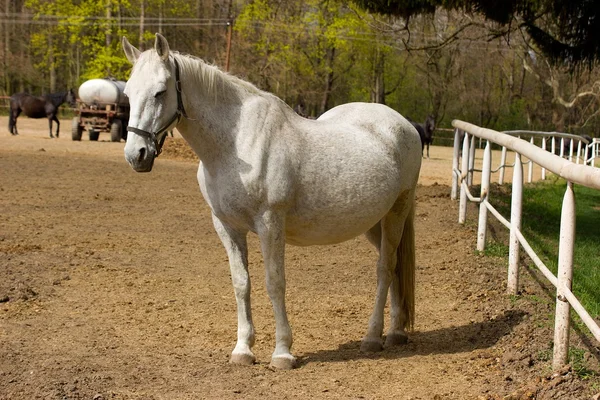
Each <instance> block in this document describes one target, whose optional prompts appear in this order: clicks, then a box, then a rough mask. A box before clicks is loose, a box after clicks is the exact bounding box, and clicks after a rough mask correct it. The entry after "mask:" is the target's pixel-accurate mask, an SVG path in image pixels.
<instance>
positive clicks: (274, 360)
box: [258, 210, 296, 369]
mask: <svg viewBox="0 0 600 400" xmlns="http://www.w3.org/2000/svg"><path fill="white" fill-rule="evenodd" d="M258 235H259V237H260V244H261V248H262V254H263V259H264V262H265V269H266V279H267V292H268V293H269V298H270V299H271V303H272V304H273V312H274V314H275V351H274V352H273V355H272V356H271V366H272V367H274V368H278V369H292V368H294V367H295V366H296V358H295V357H294V356H292V354H291V352H290V349H291V347H292V342H293V340H292V329H291V328H290V323H289V321H288V318H287V311H286V309H285V266H284V258H285V217H284V216H283V214H280V213H277V212H275V211H271V210H269V211H266V212H265V213H264V214H263V215H262V216H261V218H260V220H259V223H258Z"/></svg>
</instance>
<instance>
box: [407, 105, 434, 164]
mask: <svg viewBox="0 0 600 400" xmlns="http://www.w3.org/2000/svg"><path fill="white" fill-rule="evenodd" d="M407 119H408V120H409V121H410V123H411V124H413V126H414V127H415V129H416V130H417V132H419V136H420V137H421V153H423V148H424V147H425V146H427V158H429V145H430V144H432V143H433V131H434V130H435V118H434V117H433V115H428V116H427V119H426V120H425V123H424V124H420V123H418V122H415V121H413V120H411V119H410V118H407Z"/></svg>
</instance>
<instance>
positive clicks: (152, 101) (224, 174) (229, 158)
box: [123, 34, 422, 369]
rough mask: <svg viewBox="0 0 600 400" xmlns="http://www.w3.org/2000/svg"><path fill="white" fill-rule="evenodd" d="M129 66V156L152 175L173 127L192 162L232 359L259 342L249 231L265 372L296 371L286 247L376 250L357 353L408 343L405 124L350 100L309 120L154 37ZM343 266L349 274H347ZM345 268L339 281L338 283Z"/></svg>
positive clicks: (409, 157)
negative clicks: (263, 328)
mask: <svg viewBox="0 0 600 400" xmlns="http://www.w3.org/2000/svg"><path fill="white" fill-rule="evenodd" d="M123 49H124V50H125V54H126V56H127V59H128V60H129V61H130V62H131V63H132V64H133V69H132V71H131V76H130V77H129V80H128V81H127V85H126V87H125V93H126V94H127V96H128V97H129V104H130V116H129V123H130V126H129V127H128V128H127V130H128V131H129V134H128V136H127V143H126V145H125V159H126V160H127V162H128V163H129V164H130V165H131V167H132V168H133V169H134V170H135V171H138V172H149V171H151V170H152V166H153V164H154V160H155V158H156V157H157V156H158V155H159V154H160V151H161V148H162V145H163V142H164V138H165V136H166V132H167V131H168V130H170V129H172V128H174V127H177V130H178V131H179V132H180V133H181V135H182V136H183V138H184V139H185V140H186V141H187V142H188V143H189V145H190V146H191V148H192V149H193V150H194V152H195V153H196V154H197V155H198V158H199V159H200V165H199V167H198V175H197V177H198V183H199V185H200V190H201V192H202V195H203V196H204V199H205V200H206V202H207V203H208V205H209V206H210V208H211V210H212V218H213V224H214V227H215V229H216V231H217V234H218V235H219V237H220V239H221V241H222V242H223V246H224V247H225V250H226V252H227V255H228V258H229V267H230V270H231V279H232V283H233V288H234V293H235V297H236V303H237V311H238V314H237V315H238V318H237V320H238V329H237V343H236V345H235V348H234V349H233V352H232V355H231V358H230V361H231V362H232V363H237V364H253V363H254V362H255V356H254V354H253V352H252V347H253V346H254V340H255V333H254V325H253V322H252V309H251V305H250V275H249V274H248V245H247V235H248V233H249V232H253V233H256V234H257V235H258V237H259V239H260V243H261V250H262V254H263V259H264V264H265V270H266V281H267V283H266V287H267V292H268V295H269V298H270V299H271V302H272V304H273V311H274V314H275V350H274V352H273V354H272V356H271V365H272V366H273V367H275V368H279V369H289V368H293V367H294V365H295V362H296V359H295V358H294V356H292V354H291V352H290V349H291V347H292V330H291V328H290V324H289V322H288V317H287V312H286V306H285V287H286V281H285V269H284V259H285V245H286V243H287V244H292V245H296V246H309V245H324V244H334V243H339V242H342V241H345V240H349V239H351V238H354V237H356V236H358V235H360V234H363V233H364V234H365V235H366V237H367V239H368V240H369V241H370V242H371V243H372V244H373V245H374V246H375V247H376V248H377V250H378V251H379V260H378V262H377V291H376V294H375V306H374V308H373V312H372V314H371V318H370V320H369V324H368V328H367V333H366V335H365V337H364V339H363V341H362V345H361V349H362V350H363V351H380V350H382V348H383V340H382V335H383V326H384V323H383V318H384V309H385V304H386V301H387V296H388V291H389V292H390V305H391V306H390V313H389V315H390V320H391V321H390V325H389V329H388V331H387V336H386V340H385V345H386V346H392V345H398V344H402V343H406V341H407V333H406V330H408V329H410V328H411V327H412V325H413V321H414V297H415V290H414V286H415V280H414V275H415V228H414V219H415V191H416V185H417V180H418V178H419V171H420V169H421V159H422V157H421V154H419V144H420V141H419V137H418V136H417V132H416V131H415V129H414V128H413V127H412V126H411V124H410V123H409V122H408V121H407V120H406V119H405V118H404V117H402V116H401V115H400V114H398V113H397V112H396V111H394V110H392V109H391V108H389V107H387V106H385V105H382V104H371V103H351V104H345V105H341V106H338V107H335V108H332V109H331V110H329V111H327V112H326V113H324V114H323V115H321V116H320V117H319V118H318V119H316V120H311V119H307V118H303V117H301V116H299V115H298V114H296V113H295V112H294V110H292V108H290V107H289V106H288V105H287V104H286V103H285V102H283V101H282V100H281V99H279V98H278V97H276V96H274V95H272V94H270V93H267V92H264V91H262V90H260V89H258V88H256V86H254V85H252V84H251V83H248V82H245V81H243V80H241V79H239V78H236V77H234V76H232V75H229V74H226V73H223V72H221V71H220V70H219V69H218V68H216V67H214V66H211V65H208V64H206V63H205V62H204V61H202V60H201V59H198V58H195V57H191V56H187V55H183V54H180V53H178V52H173V51H170V49H169V44H168V43H167V40H166V39H165V38H164V37H163V36H162V35H160V34H156V41H155V43H154V48H153V49H149V50H147V51H145V52H143V53H140V51H139V50H138V49H136V48H135V47H133V46H132V45H131V44H130V43H129V42H128V41H127V39H126V38H123ZM349 267H350V266H345V268H349ZM341 273H342V271H341V270H338V271H336V272H335V276H337V277H338V278H339V279H342V278H341V275H340V274H341Z"/></svg>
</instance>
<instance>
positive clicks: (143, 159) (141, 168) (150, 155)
mask: <svg viewBox="0 0 600 400" xmlns="http://www.w3.org/2000/svg"><path fill="white" fill-rule="evenodd" d="M155 154H156V153H155V152H154V151H149V149H148V148H147V147H140V148H137V149H135V150H134V151H131V150H130V151H128V149H127V147H125V159H126V160H127V162H128V163H129V165H131V168H133V170H134V171H136V172H150V171H152V167H153V166H154V159H155V158H156V156H155Z"/></svg>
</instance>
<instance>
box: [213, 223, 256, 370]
mask: <svg viewBox="0 0 600 400" xmlns="http://www.w3.org/2000/svg"><path fill="white" fill-rule="evenodd" d="M213 224H214V226H215V230H216V231H217V234H218V235H219V237H220V238H221V241H222V242H223V246H225V250H226V251H227V256H228V257H229V268H230V269H231V281H232V283H233V289H234V292H235V301H236V303H237V314H238V329H237V343H236V345H235V348H234V349H233V352H232V353H231V359H230V362H231V363H234V364H243V365H251V364H254V362H255V361H256V357H255V356H254V354H253V353H252V346H254V325H253V324H252V308H251V305H250V275H249V274H248V246H247V243H246V232H238V231H236V230H233V229H231V228H230V227H228V226H226V225H225V224H223V222H222V221H221V220H220V219H218V218H217V217H216V216H215V215H213Z"/></svg>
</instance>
